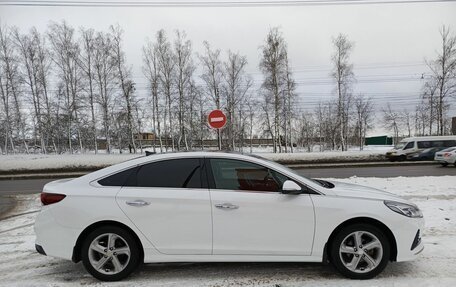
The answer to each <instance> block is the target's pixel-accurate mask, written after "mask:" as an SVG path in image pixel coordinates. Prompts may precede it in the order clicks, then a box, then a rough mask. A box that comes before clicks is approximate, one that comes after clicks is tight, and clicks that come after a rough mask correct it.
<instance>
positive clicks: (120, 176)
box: [98, 167, 138, 186]
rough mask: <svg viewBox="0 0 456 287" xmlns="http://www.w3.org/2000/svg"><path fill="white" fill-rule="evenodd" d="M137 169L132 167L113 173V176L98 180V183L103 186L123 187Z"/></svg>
mask: <svg viewBox="0 0 456 287" xmlns="http://www.w3.org/2000/svg"><path fill="white" fill-rule="evenodd" d="M137 169H138V168H137V167H134V168H130V169H127V170H124V171H121V172H118V173H115V174H113V175H110V176H108V177H105V178H103V179H100V180H99V181H98V183H99V184H100V185H103V186H124V185H126V184H127V181H128V180H129V178H130V176H131V175H132V174H134V173H136V171H137Z"/></svg>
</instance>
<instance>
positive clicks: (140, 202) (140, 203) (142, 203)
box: [126, 200, 150, 207]
mask: <svg viewBox="0 0 456 287" xmlns="http://www.w3.org/2000/svg"><path fill="white" fill-rule="evenodd" d="M126 203H127V204H128V205H131V206H137V207H141V206H147V205H149V204H150V202H147V201H144V200H135V201H127V202H126Z"/></svg>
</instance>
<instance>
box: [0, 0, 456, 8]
mask: <svg viewBox="0 0 456 287" xmlns="http://www.w3.org/2000/svg"><path fill="white" fill-rule="evenodd" d="M449 2H453V3H454V2H456V0H338V1H336V0H295V1H287V0H285V1H279V0H270V1H52V0H48V1H8V0H0V6H41V7H283V6H334V5H338V6H340V5H378V4H419V3H449Z"/></svg>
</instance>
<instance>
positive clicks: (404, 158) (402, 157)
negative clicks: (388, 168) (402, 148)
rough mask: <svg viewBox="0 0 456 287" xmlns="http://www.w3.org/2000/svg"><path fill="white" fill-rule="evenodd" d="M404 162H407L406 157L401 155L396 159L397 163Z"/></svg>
mask: <svg viewBox="0 0 456 287" xmlns="http://www.w3.org/2000/svg"><path fill="white" fill-rule="evenodd" d="M405 160H407V157H406V156H405V155H401V156H399V158H398V161H405Z"/></svg>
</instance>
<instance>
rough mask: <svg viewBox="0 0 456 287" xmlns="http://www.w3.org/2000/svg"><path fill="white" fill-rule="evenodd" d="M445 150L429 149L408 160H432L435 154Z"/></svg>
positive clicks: (440, 148) (439, 148)
mask: <svg viewBox="0 0 456 287" xmlns="http://www.w3.org/2000/svg"><path fill="white" fill-rule="evenodd" d="M443 149H445V147H431V148H427V149H424V150H422V151H420V152H418V153H416V154H414V155H412V156H411V157H410V160H414V161H419V160H434V156H435V153H436V152H438V151H441V150H443Z"/></svg>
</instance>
